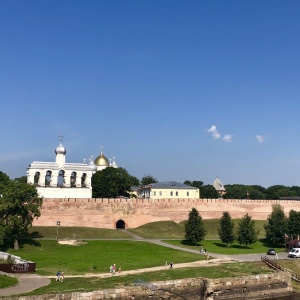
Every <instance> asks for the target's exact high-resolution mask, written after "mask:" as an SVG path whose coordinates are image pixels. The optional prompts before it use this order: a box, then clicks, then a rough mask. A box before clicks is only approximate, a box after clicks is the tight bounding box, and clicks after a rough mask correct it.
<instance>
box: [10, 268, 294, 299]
mask: <svg viewBox="0 0 300 300" xmlns="http://www.w3.org/2000/svg"><path fill="white" fill-rule="evenodd" d="M291 294H292V288H291V276H290V274H289V273H287V272H277V273H273V274H263V275H251V276H244V277H238V278H223V279H208V280H205V279H203V278H189V279H181V280H169V281H161V282H155V283H146V282H139V283H137V285H131V286H128V287H122V288H121V287H120V288H115V289H105V290H98V291H92V292H73V293H72V292H69V293H61V294H55V295H41V296H22V298H19V297H16V298H15V297H10V298H5V299H9V300H17V299H22V300H32V299H35V300H58V299H64V300H107V299H116V300H121V299H122V300H133V299H135V300H144V299H152V300H159V299H169V300H172V299H186V300H196V299H197V300H199V299H202V300H205V299H206V300H214V299H216V300H217V299H218V300H221V299H236V300H238V299H248V300H251V299H255V300H259V299H274V298H275V297H276V296H277V297H278V296H289V295H291Z"/></svg>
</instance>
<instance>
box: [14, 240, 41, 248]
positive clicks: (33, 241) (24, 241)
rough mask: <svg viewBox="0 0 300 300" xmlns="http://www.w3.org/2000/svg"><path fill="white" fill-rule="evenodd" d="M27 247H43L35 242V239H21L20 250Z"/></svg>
mask: <svg viewBox="0 0 300 300" xmlns="http://www.w3.org/2000/svg"><path fill="white" fill-rule="evenodd" d="M25 245H30V246H34V247H41V243H40V242H38V241H36V240H34V239H29V238H26V239H19V246H20V248H23V247H24V246H25Z"/></svg>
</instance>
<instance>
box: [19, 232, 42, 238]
mask: <svg viewBox="0 0 300 300" xmlns="http://www.w3.org/2000/svg"><path fill="white" fill-rule="evenodd" d="M43 237H44V236H43V235H42V234H40V233H39V232H38V231H33V232H27V233H26V234H24V236H22V237H21V239H39V238H43Z"/></svg>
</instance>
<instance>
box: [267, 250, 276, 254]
mask: <svg viewBox="0 0 300 300" xmlns="http://www.w3.org/2000/svg"><path fill="white" fill-rule="evenodd" d="M267 254H268V255H276V251H275V249H269V250H268V251H267Z"/></svg>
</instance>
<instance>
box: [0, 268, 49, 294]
mask: <svg viewBox="0 0 300 300" xmlns="http://www.w3.org/2000/svg"><path fill="white" fill-rule="evenodd" d="M14 277H15V278H17V279H18V280H19V284H17V285H15V286H12V287H9V288H5V289H0V296H10V295H18V294H23V293H28V292H31V291H33V290H36V289H38V288H40V287H42V286H45V285H48V284H49V283H50V282H51V281H50V279H49V278H47V277H44V276H40V275H37V274H28V273H24V274H14Z"/></svg>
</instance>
